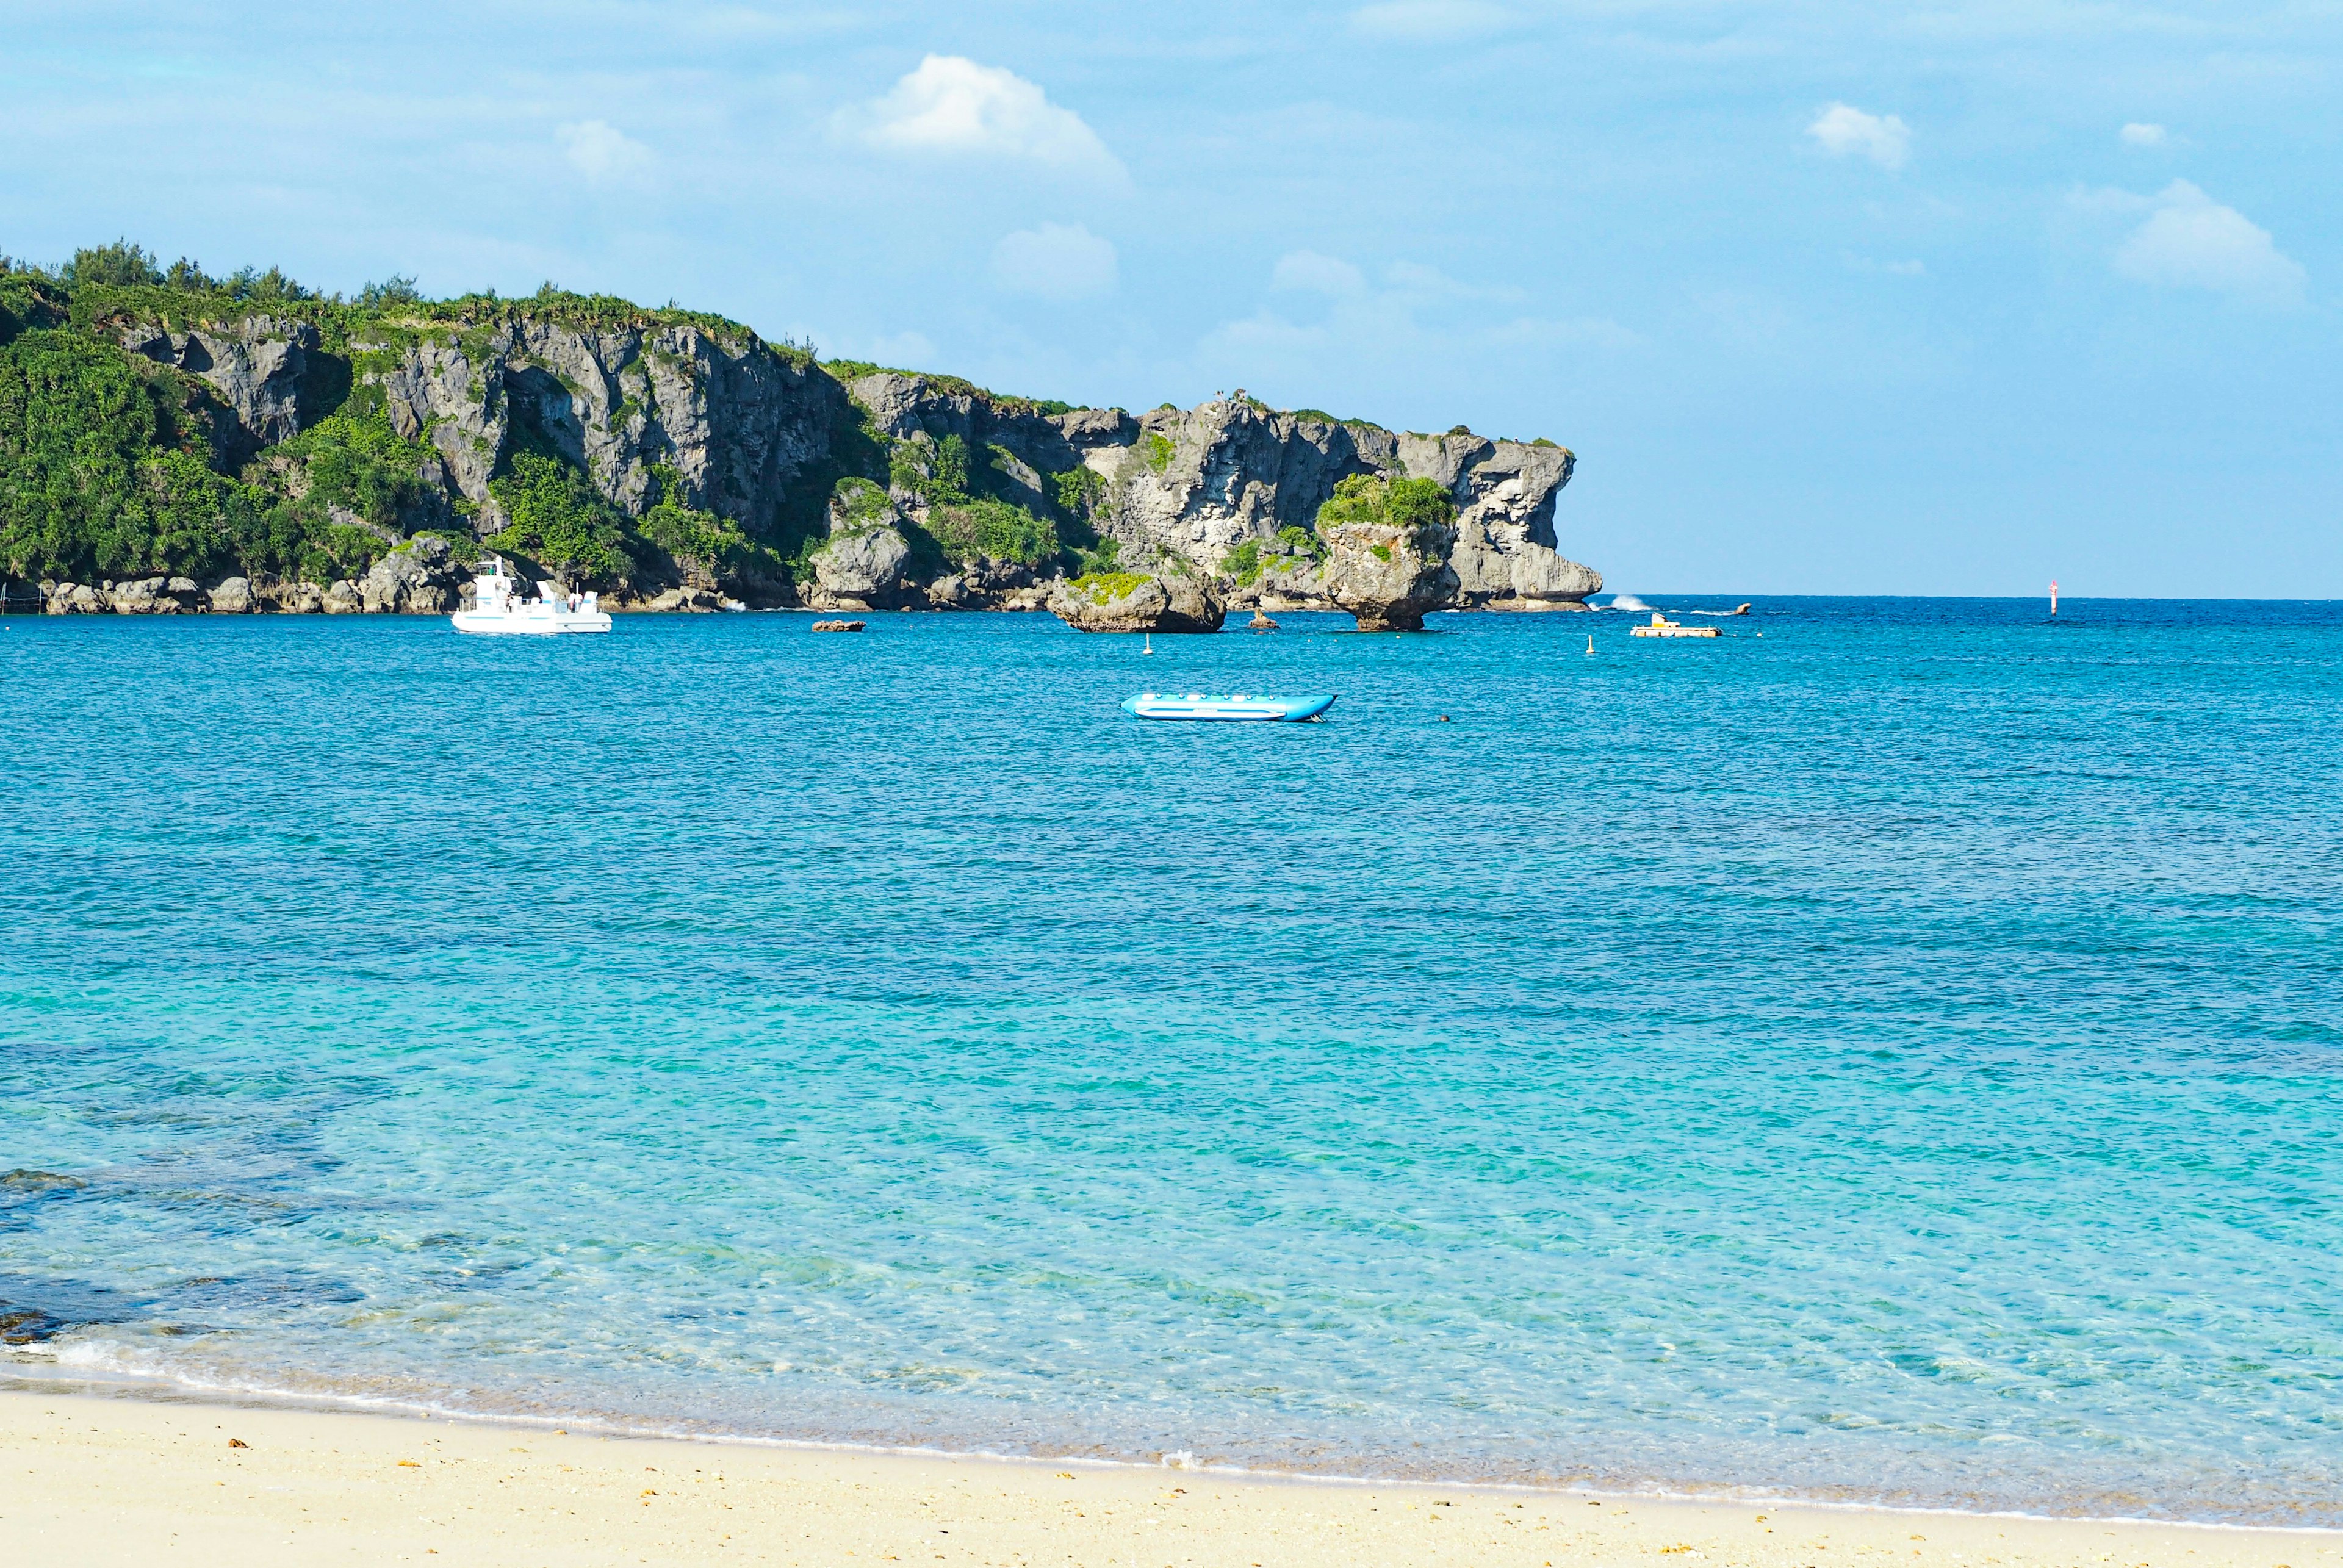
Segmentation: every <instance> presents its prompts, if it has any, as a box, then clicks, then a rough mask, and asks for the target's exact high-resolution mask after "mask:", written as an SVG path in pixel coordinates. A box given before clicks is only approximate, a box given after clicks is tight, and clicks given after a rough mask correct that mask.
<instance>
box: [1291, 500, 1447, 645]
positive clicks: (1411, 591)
mask: <svg viewBox="0 0 2343 1568" xmlns="http://www.w3.org/2000/svg"><path fill="white" fill-rule="evenodd" d="M1324 538H1325V540H1326V567H1325V575H1324V590H1325V594H1326V597H1327V598H1330V599H1332V601H1333V602H1334V603H1335V604H1336V605H1338V606H1340V607H1341V608H1343V609H1346V610H1348V611H1350V612H1351V614H1352V615H1353V616H1355V617H1357V618H1358V622H1359V629H1360V630H1361V631H1422V630H1423V618H1424V616H1425V615H1426V614H1428V613H1429V612H1431V611H1433V610H1435V609H1443V608H1447V606H1448V605H1449V604H1451V603H1452V602H1453V600H1454V599H1455V598H1456V592H1457V582H1456V571H1455V568H1453V567H1451V566H1450V565H1449V564H1448V557H1449V553H1450V552H1451V551H1452V550H1453V549H1454V548H1455V547H1456V530H1455V529H1454V528H1453V527H1447V526H1441V525H1433V524H1418V525H1416V526H1415V527H1413V528H1393V527H1391V526H1388V525H1386V524H1383V523H1343V524H1342V525H1340V526H1338V527H1335V528H1329V529H1327V530H1326V532H1325V535H1324Z"/></svg>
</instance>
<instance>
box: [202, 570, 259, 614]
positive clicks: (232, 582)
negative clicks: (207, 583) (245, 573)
mask: <svg viewBox="0 0 2343 1568" xmlns="http://www.w3.org/2000/svg"><path fill="white" fill-rule="evenodd" d="M204 598H205V600H206V602H207V603H208V604H209V606H210V608H211V612H212V613H213V614H214V615H250V614H251V613H252V612H253V610H254V609H255V608H257V600H256V597H255V595H254V594H253V591H252V579H251V578H222V579H221V580H220V581H218V582H216V583H214V584H213V585H212V586H211V587H210V588H206V589H205V590H204Z"/></svg>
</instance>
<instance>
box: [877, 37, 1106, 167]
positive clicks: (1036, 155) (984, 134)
mask: <svg viewBox="0 0 2343 1568" xmlns="http://www.w3.org/2000/svg"><path fill="white" fill-rule="evenodd" d="M836 123H837V126H838V128H839V129H840V130H841V131H843V132H845V133H846V134H848V135H850V136H854V137H855V138H857V139H859V140H860V141H862V142H864V143H866V144H868V145H870V146H874V147H879V148H881V149H883V150H886V151H889V152H895V153H904V154H929V155H942V156H980V157H993V158H1002V159H1012V160H1017V161H1021V162H1026V163H1032V164H1039V165H1043V166H1049V167H1052V168H1059V169H1065V170H1071V171H1081V172H1088V173H1091V174H1094V175H1108V176H1112V177H1114V178H1116V179H1121V177H1123V168H1122V164H1121V160H1119V159H1117V158H1116V157H1115V156H1114V155H1113V154H1112V153H1111V152H1109V151H1108V150H1107V146H1106V144H1105V143H1104V142H1102V141H1101V140H1100V139H1099V136H1098V133H1097V132H1095V131H1093V130H1091V127H1090V126H1089V125H1087V124H1086V123H1085V122H1084V121H1083V119H1082V117H1081V116H1080V115H1078V114H1076V113H1074V112H1073V111H1072V110H1071V109H1069V108H1065V107H1063V106H1060V105H1057V104H1053V103H1051V101H1050V97H1049V95H1048V94H1047V93H1044V92H1043V91H1042V90H1041V87H1040V85H1037V84H1035V83H1032V82H1029V81H1027V80H1026V79H1025V78H1024V77H1022V76H1021V75H1017V73H1016V72H1014V71H1011V70H1008V69H1006V68H1004V67H1002V66H999V65H979V64H977V63H976V62H975V61H974V60H970V59H964V58H962V57H960V55H929V56H928V57H927V58H925V59H924V60H921V61H920V64H919V66H918V68H917V69H915V70H913V71H911V72H910V73H909V74H907V75H904V76H903V77H902V79H901V80H900V81H898V82H897V83H896V84H895V85H894V86H892V87H891V88H890V89H889V90H888V91H887V93H886V94H885V95H884V96H882V97H880V98H877V99H874V100H873V101H871V102H870V103H868V104H864V105H860V106H857V107H854V108H851V109H848V110H845V111H843V112H841V113H840V116H838V118H837V122H836Z"/></svg>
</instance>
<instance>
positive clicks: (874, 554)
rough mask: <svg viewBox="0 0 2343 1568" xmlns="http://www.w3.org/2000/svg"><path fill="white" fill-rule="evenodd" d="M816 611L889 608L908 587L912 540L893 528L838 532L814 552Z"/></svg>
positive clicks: (813, 599) (812, 596)
mask: <svg viewBox="0 0 2343 1568" xmlns="http://www.w3.org/2000/svg"><path fill="white" fill-rule="evenodd" d="M812 559H813V570H814V587H813V590H812V591H811V592H809V593H808V594H807V595H806V598H807V602H808V603H809V604H811V605H812V606H813V607H814V608H816V609H892V608H895V607H896V606H897V605H898V604H900V603H901V602H902V599H903V596H904V593H905V591H906V589H907V588H908V587H909V585H908V583H907V582H906V581H905V578H904V572H905V569H906V568H909V567H910V564H911V546H910V540H908V539H906V538H904V537H903V536H902V534H901V533H900V532H899V531H897V530H896V529H894V528H868V529H864V530H862V531H860V532H858V533H850V534H839V535H834V536H832V537H831V538H830V542H829V543H828V544H826V545H824V546H822V548H820V549H819V550H816V551H815V552H814V554H813V558H812Z"/></svg>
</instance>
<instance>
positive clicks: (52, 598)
mask: <svg viewBox="0 0 2343 1568" xmlns="http://www.w3.org/2000/svg"><path fill="white" fill-rule="evenodd" d="M41 608H43V610H45V612H46V613H48V614H50V615H103V614H105V613H106V611H107V610H109V609H111V608H113V606H112V605H111V604H109V603H108V602H107V600H106V595H105V594H103V593H101V592H99V591H98V590H97V589H96V588H93V587H92V586H90V585H89V584H88V583H59V584H57V585H56V586H55V588H51V589H50V590H49V595H48V602H47V603H46V604H45V605H43V606H42V607H41Z"/></svg>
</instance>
